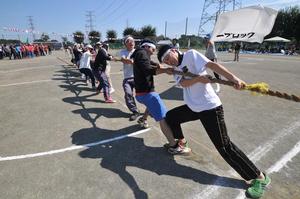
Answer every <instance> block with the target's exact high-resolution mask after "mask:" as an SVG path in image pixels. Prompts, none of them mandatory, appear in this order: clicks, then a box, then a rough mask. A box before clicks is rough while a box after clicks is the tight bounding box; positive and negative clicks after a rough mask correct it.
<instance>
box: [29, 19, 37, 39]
mask: <svg viewBox="0 0 300 199" xmlns="http://www.w3.org/2000/svg"><path fill="white" fill-rule="evenodd" d="M27 18H28V25H29V30H30V32H31V34H32V41H34V40H35V39H36V38H35V28H34V24H33V19H32V18H33V17H32V16H27Z"/></svg>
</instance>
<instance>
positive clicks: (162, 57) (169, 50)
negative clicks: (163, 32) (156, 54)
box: [161, 49, 171, 62]
mask: <svg viewBox="0 0 300 199" xmlns="http://www.w3.org/2000/svg"><path fill="white" fill-rule="evenodd" d="M169 52H171V49H168V50H167V51H166V52H165V53H164V54H163V56H161V61H162V62H163V61H164V59H165V57H166V56H167V55H168V54H169Z"/></svg>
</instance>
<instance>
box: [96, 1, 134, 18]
mask: <svg viewBox="0 0 300 199" xmlns="http://www.w3.org/2000/svg"><path fill="white" fill-rule="evenodd" d="M127 1H128V0H124V1H122V2H121V4H119V6H118V7H116V8H115V9H113V10H112V11H111V12H109V13H108V14H106V15H103V17H101V21H105V19H109V18H111V17H112V16H113V14H115V13H117V11H118V10H119V9H120V8H121V7H122V6H123V5H125V4H126V3H127Z"/></svg>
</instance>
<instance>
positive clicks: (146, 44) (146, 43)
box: [141, 42, 156, 49]
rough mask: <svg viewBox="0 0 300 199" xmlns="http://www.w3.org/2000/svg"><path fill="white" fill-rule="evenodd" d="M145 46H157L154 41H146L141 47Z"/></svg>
mask: <svg viewBox="0 0 300 199" xmlns="http://www.w3.org/2000/svg"><path fill="white" fill-rule="evenodd" d="M143 46H149V47H152V48H154V49H156V46H155V45H154V44H153V43H150V42H145V43H143V44H142V45H141V47H143Z"/></svg>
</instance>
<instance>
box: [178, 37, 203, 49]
mask: <svg viewBox="0 0 300 199" xmlns="http://www.w3.org/2000/svg"><path fill="white" fill-rule="evenodd" d="M178 41H179V45H180V46H181V47H183V48H186V47H188V43H190V46H189V47H190V48H202V47H203V45H204V42H203V38H202V37H198V36H195V35H181V37H180V38H179V40H178Z"/></svg>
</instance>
